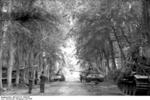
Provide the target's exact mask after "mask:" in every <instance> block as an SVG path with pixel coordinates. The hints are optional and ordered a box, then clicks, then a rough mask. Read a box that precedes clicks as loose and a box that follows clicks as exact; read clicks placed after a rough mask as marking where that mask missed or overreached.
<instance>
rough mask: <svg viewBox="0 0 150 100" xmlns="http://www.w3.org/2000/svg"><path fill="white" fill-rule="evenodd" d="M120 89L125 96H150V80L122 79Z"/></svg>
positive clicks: (119, 84)
mask: <svg viewBox="0 0 150 100" xmlns="http://www.w3.org/2000/svg"><path fill="white" fill-rule="evenodd" d="M118 87H119V88H120V90H121V91H122V92H123V93H124V94H125V95H150V81H149V78H136V77H134V79H133V80H129V79H122V81H121V82H119V83H118Z"/></svg>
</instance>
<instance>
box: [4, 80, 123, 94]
mask: <svg viewBox="0 0 150 100" xmlns="http://www.w3.org/2000/svg"><path fill="white" fill-rule="evenodd" d="M3 95H29V94H28V88H26V89H15V88H14V89H12V90H11V91H5V92H4V93H3ZM31 95H33V96H36V95H45V96H59V95H60V96H89V95H90V96H91V95H93V96H94V95H123V94H122V93H121V91H120V90H119V89H118V87H117V86H116V85H114V84H112V83H111V82H102V83H100V84H98V85H94V83H80V82H54V83H49V84H48V83H47V84H46V87H45V93H44V94H41V93H40V88H39V86H35V87H34V89H33V90H32V94H31Z"/></svg>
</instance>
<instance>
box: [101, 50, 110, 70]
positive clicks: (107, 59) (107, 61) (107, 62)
mask: <svg viewBox="0 0 150 100" xmlns="http://www.w3.org/2000/svg"><path fill="white" fill-rule="evenodd" d="M103 53H104V57H105V59H106V64H107V68H108V71H111V68H110V66H109V57H108V56H107V55H106V52H105V51H103Z"/></svg>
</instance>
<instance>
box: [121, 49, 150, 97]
mask: <svg viewBox="0 0 150 100" xmlns="http://www.w3.org/2000/svg"><path fill="white" fill-rule="evenodd" d="M149 54H150V46H143V47H138V46H134V47H131V48H129V49H128V50H127V57H126V58H127V59H126V60H125V62H124V65H125V66H124V67H123V68H122V70H121V74H120V77H119V79H118V86H119V88H120V89H121V91H122V92H123V93H124V94H125V95H150V55H149Z"/></svg>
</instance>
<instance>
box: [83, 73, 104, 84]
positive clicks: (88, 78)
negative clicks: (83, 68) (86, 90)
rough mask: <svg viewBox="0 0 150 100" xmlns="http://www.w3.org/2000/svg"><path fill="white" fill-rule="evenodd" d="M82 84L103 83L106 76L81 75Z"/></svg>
mask: <svg viewBox="0 0 150 100" xmlns="http://www.w3.org/2000/svg"><path fill="white" fill-rule="evenodd" d="M80 81H81V82H103V81H104V76H103V75H101V74H87V75H84V74H81V75H80Z"/></svg>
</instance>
